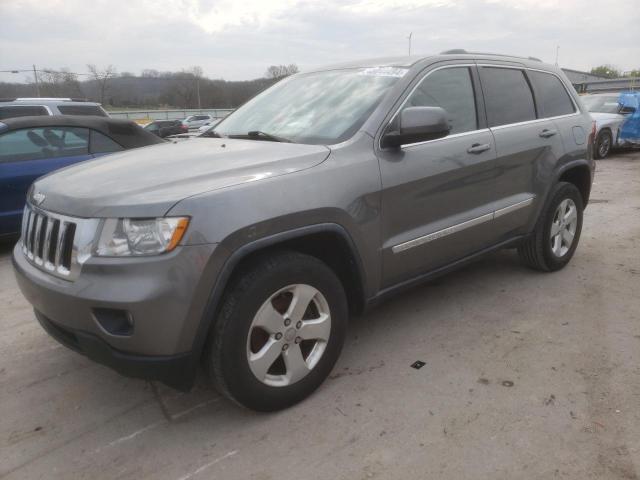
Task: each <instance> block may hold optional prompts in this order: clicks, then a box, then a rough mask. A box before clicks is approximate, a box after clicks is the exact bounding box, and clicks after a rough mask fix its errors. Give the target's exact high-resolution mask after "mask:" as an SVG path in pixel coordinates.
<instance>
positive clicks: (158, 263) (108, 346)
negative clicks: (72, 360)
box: [13, 242, 215, 388]
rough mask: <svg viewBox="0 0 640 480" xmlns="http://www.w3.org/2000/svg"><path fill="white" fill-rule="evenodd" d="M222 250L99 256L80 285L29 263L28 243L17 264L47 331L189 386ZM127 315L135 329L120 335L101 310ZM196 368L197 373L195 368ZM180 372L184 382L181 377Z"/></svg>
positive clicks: (127, 370) (139, 373)
mask: <svg viewBox="0 0 640 480" xmlns="http://www.w3.org/2000/svg"><path fill="white" fill-rule="evenodd" d="M214 250H215V245H213V244H207V245H194V246H182V247H178V248H177V249H176V250H174V251H173V252H171V253H168V254H164V255H157V256H153V257H139V258H95V257H94V258H91V259H89V260H88V261H87V262H86V263H85V264H84V265H82V271H81V273H80V275H79V276H78V278H76V279H75V280H74V281H68V280H64V279H60V278H57V277H54V276H53V275H50V274H48V273H46V272H44V271H42V270H40V269H39V268H37V267H35V266H34V265H32V264H31V263H30V262H28V261H27V259H26V258H25V256H24V254H23V253H22V250H21V246H20V243H19V242H18V244H17V245H16V246H15V248H14V251H13V266H14V271H15V274H16V278H17V282H18V285H19V287H20V290H21V291H22V293H23V294H24V296H25V297H26V299H27V300H28V301H29V303H31V304H32V305H33V307H34V309H35V311H36V316H37V317H38V320H39V321H40V323H41V324H42V326H43V327H44V328H45V330H46V331H47V332H48V333H49V334H50V335H51V336H53V337H54V338H56V339H57V340H58V341H60V342H61V343H63V344H64V345H66V346H68V347H70V348H72V349H74V350H76V351H79V352H81V353H83V354H85V355H87V356H88V357H89V358H91V359H93V360H95V361H97V362H99V363H102V364H105V365H107V366H110V367H112V368H114V369H115V370H117V371H119V372H121V373H124V374H126V375H130V376H135V377H142V378H150V379H156V380H161V381H164V382H165V383H167V384H170V385H171V386H174V387H176V388H181V387H180V384H181V382H180V381H179V380H180V378H179V377H180V375H179V374H176V372H181V371H182V373H183V374H184V375H185V376H187V377H188V376H190V375H192V374H193V373H194V372H188V373H187V372H186V371H185V369H186V368H187V367H188V366H190V367H189V368H191V367H194V366H195V365H196V364H197V359H193V358H191V356H192V354H191V352H192V350H193V345H194V339H195V336H196V333H197V330H198V327H199V324H200V321H201V319H202V314H203V311H204V308H205V304H206V299H207V298H208V292H210V289H211V287H212V285H211V284H209V285H207V284H206V283H208V281H209V280H208V279H209V277H210V275H211V274H210V273H208V274H206V275H205V271H208V268H207V267H208V265H209V262H210V259H211V258H212V254H213V252H214ZM104 309H108V310H117V311H122V312H126V314H127V315H128V317H129V318H130V319H131V321H132V325H133V327H132V331H131V332H127V334H113V333H110V332H109V331H108V330H107V329H105V327H104V323H101V322H100V321H99V318H100V317H99V316H98V312H100V311H102V310H104ZM191 370H193V368H191ZM176 375H177V377H176Z"/></svg>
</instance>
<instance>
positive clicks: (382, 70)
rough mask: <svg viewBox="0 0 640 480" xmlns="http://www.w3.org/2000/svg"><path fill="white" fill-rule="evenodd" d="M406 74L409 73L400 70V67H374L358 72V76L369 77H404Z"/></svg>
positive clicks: (403, 69)
mask: <svg viewBox="0 0 640 480" xmlns="http://www.w3.org/2000/svg"><path fill="white" fill-rule="evenodd" d="M405 73H407V69H406V68H398V67H372V68H365V69H364V70H361V71H360V72H358V75H366V76H368V77H397V78H401V77H404V75H405Z"/></svg>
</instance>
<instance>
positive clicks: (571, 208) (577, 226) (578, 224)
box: [518, 182, 583, 272]
mask: <svg viewBox="0 0 640 480" xmlns="http://www.w3.org/2000/svg"><path fill="white" fill-rule="evenodd" d="M582 211H583V203H582V195H581V194H580V191H579V190H578V189H577V188H576V186H575V185H573V184H572V183H567V182H559V183H558V184H557V185H556V186H555V187H554V189H553V191H552V192H551V201H550V202H549V205H548V206H547V208H546V210H545V211H543V212H542V213H541V215H540V218H539V219H538V223H537V225H536V228H535V230H534V232H533V233H532V235H531V236H530V237H529V238H528V239H527V240H526V241H525V242H524V243H523V244H522V245H520V246H519V247H518V253H519V255H520V258H521V260H522V261H523V263H524V264H526V265H527V266H529V267H531V268H534V269H536V270H541V271H545V272H552V271H556V270H560V269H561V268H563V267H564V266H565V265H566V264H567V263H569V261H570V260H571V257H573V254H574V253H575V251H576V248H577V247H578V241H579V240H580V232H581V231H582Z"/></svg>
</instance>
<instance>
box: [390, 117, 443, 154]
mask: <svg viewBox="0 0 640 480" xmlns="http://www.w3.org/2000/svg"><path fill="white" fill-rule="evenodd" d="M450 131H451V126H450V125H449V120H448V118H447V112H446V110H445V109H444V108H440V107H408V108H405V109H404V110H402V111H401V112H400V115H399V118H398V128H397V131H392V132H387V133H386V134H384V135H383V137H382V146H383V147H392V148H398V147H400V146H401V145H405V144H407V143H416V142H425V141H427V140H435V139H436V138H442V137H446V136H447V135H449V132H450Z"/></svg>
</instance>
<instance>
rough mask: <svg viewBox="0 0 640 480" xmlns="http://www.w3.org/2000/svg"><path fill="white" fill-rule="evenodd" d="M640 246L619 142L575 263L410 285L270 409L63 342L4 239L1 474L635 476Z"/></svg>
mask: <svg viewBox="0 0 640 480" xmlns="http://www.w3.org/2000/svg"><path fill="white" fill-rule="evenodd" d="M639 251H640V153H621V154H618V155H616V156H614V157H611V158H610V159H607V160H603V161H599V163H598V169H597V173H596V184H595V186H594V191H593V194H592V203H591V204H590V206H589V208H588V209H587V211H586V213H585V222H584V229H583V236H582V239H581V244H580V247H579V248H578V251H577V253H576V256H575V257H574V259H573V261H572V262H571V263H570V264H569V266H568V267H567V268H565V269H564V270H563V271H561V272H558V273H555V274H541V273H537V272H533V271H531V270H527V269H525V268H523V267H521V266H520V265H519V264H518V260H517V256H516V255H515V253H514V252H513V251H504V252H499V253H497V254H495V255H492V256H490V257H487V258H486V259H484V260H482V261H480V262H477V263H475V264H473V265H470V266H468V267H466V268H465V269H463V270H460V271H458V272H455V273H453V274H450V275H448V276H446V277H443V278H441V279H439V280H437V281H435V282H432V283H429V284H426V285H424V286H422V287H418V288H415V289H413V290H411V291H409V292H407V293H405V294H402V295H400V296H398V297H395V298H394V299H392V300H390V301H388V302H387V303H385V304H383V305H382V306H381V307H380V308H378V309H376V310H374V311H372V312H371V313H369V314H367V315H366V316H364V317H362V318H357V319H354V320H353V322H352V325H351V328H350V334H349V338H348V340H347V343H346V345H345V350H344V352H343V355H342V357H341V359H340V360H339V362H338V365H337V366H336V368H335V370H334V371H333V373H332V375H331V377H330V378H329V379H328V380H327V381H326V382H325V384H324V385H323V386H322V387H321V388H320V389H319V390H318V391H317V392H316V393H315V394H314V395H313V396H312V397H310V398H309V399H308V400H306V401H305V402H303V403H302V404H300V405H298V406H295V407H293V408H291V409H289V410H286V411H283V412H279V413H274V414H257V413H253V412H250V411H247V410H243V409H240V408H238V407H236V406H234V405H232V404H230V403H229V402H227V401H225V400H224V399H222V398H221V397H220V396H219V395H218V394H217V393H216V392H215V391H213V390H212V389H210V388H209V387H208V386H207V383H206V381H205V380H204V379H201V380H200V381H199V383H198V386H197V388H196V389H195V390H194V391H193V392H191V393H189V394H182V393H178V392H176V391H173V390H171V389H169V388H166V387H164V386H162V385H160V384H155V383H148V382H144V381H139V380H132V379H127V378H124V377H121V376H119V375H118V374H116V373H113V372H112V371H110V370H108V369H107V368H104V367H102V366H99V365H95V364H93V363H92V362H90V361H88V360H86V359H85V358H83V357H82V356H80V355H78V354H76V353H73V352H71V351H69V350H67V349H66V348H64V347H61V346H59V345H58V344H57V343H56V342H55V341H54V340H52V339H51V338H49V337H48V336H47V335H46V334H45V333H44V331H43V330H42V329H41V328H40V327H39V326H38V325H37V323H36V321H35V320H34V318H33V314H32V311H31V309H30V307H29V305H28V304H27V303H26V301H25V300H24V299H23V298H22V296H21V294H20V292H19V291H18V289H17V286H16V283H15V279H14V277H13V272H12V269H11V261H10V255H9V252H10V249H9V247H7V246H5V247H0V322H1V323H0V328H1V331H2V335H0V419H1V420H0V478H3V479H4V478H7V479H9V478H10V479H24V478H28V479H35V478H46V479H53V478H61V479H70V478H91V479H102V478H109V479H112V478H126V479H140V478H153V479H170V480H171V479H175V480H179V479H180V480H187V479H209V478H222V479H239V480H240V479H242V480H246V479H256V480H258V479H259V480H267V479H300V478H305V479H306V478H318V479H336V480H337V479H345V480H347V479H348V480H355V479H361V478H362V479H368V478H397V479H427V478H428V479H440V478H441V479H456V480H458V479H474V480H476V479H491V480H495V479H515V478H526V479H538V478H539V479H545V480H546V479H551V478H571V479H579V480H584V479H591V478H594V479H596V478H597V479H637V478H638V472H640V408H639V405H640V255H639V253H638V252H639ZM416 360H421V361H423V362H425V366H424V367H423V368H421V369H419V370H416V369H413V368H411V367H410V365H411V364H412V363H413V362H414V361H416Z"/></svg>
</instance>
